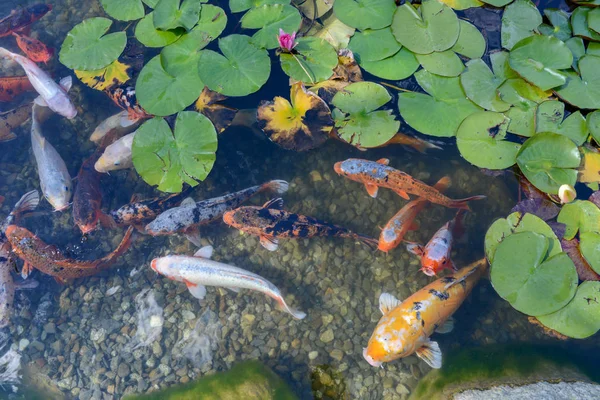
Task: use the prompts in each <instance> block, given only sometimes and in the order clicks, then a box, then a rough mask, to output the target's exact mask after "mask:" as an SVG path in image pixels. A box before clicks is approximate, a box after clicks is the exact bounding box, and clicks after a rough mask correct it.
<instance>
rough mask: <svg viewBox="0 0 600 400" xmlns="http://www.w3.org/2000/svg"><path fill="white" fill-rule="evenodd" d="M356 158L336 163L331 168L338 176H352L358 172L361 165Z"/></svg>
mask: <svg viewBox="0 0 600 400" xmlns="http://www.w3.org/2000/svg"><path fill="white" fill-rule="evenodd" d="M360 161H361V160H357V159H356V158H349V159H347V160H346V161H339V162H336V163H335V165H334V166H333V169H334V170H335V172H337V174H338V175H343V176H352V175H354V174H357V173H359V172H360V169H361V165H362V163H361V162H360Z"/></svg>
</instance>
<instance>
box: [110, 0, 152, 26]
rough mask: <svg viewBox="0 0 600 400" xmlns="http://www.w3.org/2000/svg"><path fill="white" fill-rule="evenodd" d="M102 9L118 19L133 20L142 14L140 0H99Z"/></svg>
mask: <svg viewBox="0 0 600 400" xmlns="http://www.w3.org/2000/svg"><path fill="white" fill-rule="evenodd" d="M101 4H102V8H104V11H106V13H107V14H108V15H110V16H111V17H113V18H114V19H118V20H120V21H134V20H136V19H140V18H142V17H143V16H144V4H142V0H101Z"/></svg>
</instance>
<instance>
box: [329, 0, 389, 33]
mask: <svg viewBox="0 0 600 400" xmlns="http://www.w3.org/2000/svg"><path fill="white" fill-rule="evenodd" d="M395 9H396V3H394V0H336V1H335V3H333V12H334V13H335V15H336V17H338V18H339V20H340V21H342V22H343V23H344V24H346V25H348V26H351V27H353V28H356V29H360V30H361V31H362V30H365V29H381V28H385V27H386V26H390V24H391V23H392V16H393V15H394V10H395Z"/></svg>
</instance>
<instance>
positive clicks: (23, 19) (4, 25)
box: [0, 4, 52, 37]
mask: <svg viewBox="0 0 600 400" xmlns="http://www.w3.org/2000/svg"><path fill="white" fill-rule="evenodd" d="M50 10H52V6H51V5H50V4H33V5H31V6H29V7H25V8H19V9H18V10H13V11H11V13H10V14H9V15H8V16H6V17H4V18H2V19H0V37H4V36H8V35H10V34H11V33H13V32H18V31H20V30H22V29H23V28H25V27H27V26H29V25H31V24H32V23H34V22H35V21H37V20H38V19H40V18H42V17H43V16H44V15H46V14H47V13H48V12H49V11H50Z"/></svg>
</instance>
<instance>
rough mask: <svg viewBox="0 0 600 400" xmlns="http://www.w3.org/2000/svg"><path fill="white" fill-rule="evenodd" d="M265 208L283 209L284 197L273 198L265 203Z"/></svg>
mask: <svg viewBox="0 0 600 400" xmlns="http://www.w3.org/2000/svg"><path fill="white" fill-rule="evenodd" d="M263 208H273V209H275V210H281V209H283V199H282V198H281V197H278V198H276V199H271V200H269V201H267V202H266V203H265V204H264V205H263Z"/></svg>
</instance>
